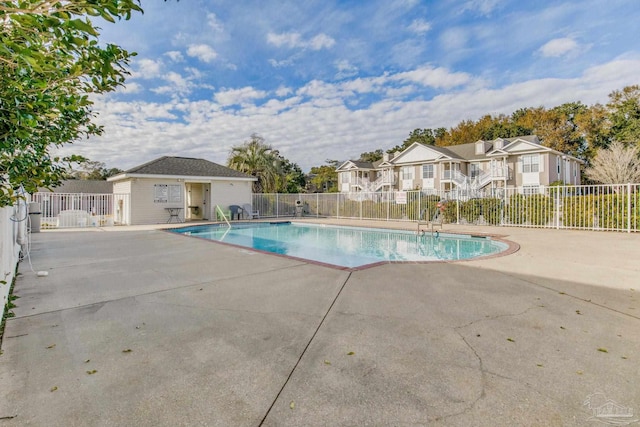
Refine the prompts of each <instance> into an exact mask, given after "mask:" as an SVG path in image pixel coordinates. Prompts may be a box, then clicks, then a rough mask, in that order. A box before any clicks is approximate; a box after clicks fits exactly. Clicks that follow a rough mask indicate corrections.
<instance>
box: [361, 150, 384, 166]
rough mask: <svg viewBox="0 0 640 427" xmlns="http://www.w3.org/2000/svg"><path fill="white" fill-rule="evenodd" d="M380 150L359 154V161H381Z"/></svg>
mask: <svg viewBox="0 0 640 427" xmlns="http://www.w3.org/2000/svg"><path fill="white" fill-rule="evenodd" d="M382 154H383V153H382V149H381V148H378V149H377V150H376V151H367V152H364V153H362V154H360V161H362V162H370V163H373V162H377V161H378V160H382Z"/></svg>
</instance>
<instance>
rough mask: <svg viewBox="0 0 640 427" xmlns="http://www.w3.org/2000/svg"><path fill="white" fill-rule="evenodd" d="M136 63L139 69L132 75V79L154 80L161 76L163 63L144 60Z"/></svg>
mask: <svg viewBox="0 0 640 427" xmlns="http://www.w3.org/2000/svg"><path fill="white" fill-rule="evenodd" d="M136 63H137V65H138V69H137V70H136V71H134V72H133V73H132V78H141V79H153V78H156V77H159V76H160V75H161V72H162V62H161V61H154V60H153V59H147V58H143V59H139V60H138V61H136Z"/></svg>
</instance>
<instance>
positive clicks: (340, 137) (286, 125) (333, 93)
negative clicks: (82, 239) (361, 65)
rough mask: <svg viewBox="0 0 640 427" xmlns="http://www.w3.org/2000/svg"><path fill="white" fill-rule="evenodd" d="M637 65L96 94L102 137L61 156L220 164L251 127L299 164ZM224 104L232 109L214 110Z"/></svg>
mask: <svg viewBox="0 0 640 427" xmlns="http://www.w3.org/2000/svg"><path fill="white" fill-rule="evenodd" d="M638 69H640V58H638V57H637V56H635V57H631V56H627V57H621V58H618V59H615V60H612V61H610V62H608V63H604V64H600V65H598V66H594V67H591V68H588V69H586V70H585V71H584V73H583V74H581V75H578V76H576V77H573V78H565V79H563V78H545V79H532V80H528V81H521V82H517V83H514V84H510V85H505V86H501V87H487V86H482V85H477V84H476V82H477V81H479V80H480V79H479V78H478V77H477V76H472V75H467V74H465V73H451V72H449V71H447V70H446V69H444V68H434V67H432V66H423V67H420V68H418V69H416V70H412V71H409V72H405V73H397V74H380V75H378V76H375V77H371V78H360V79H353V80H348V81H343V82H338V83H329V82H324V81H320V80H314V81H311V82H308V83H307V84H306V85H304V86H303V87H302V88H299V89H297V90H296V88H295V87H294V88H293V90H294V92H295V95H293V96H290V97H287V98H284V97H286V96H288V95H290V94H291V89H290V88H288V87H281V88H279V89H278V90H277V91H276V95H278V96H280V97H283V99H275V98H272V99H267V97H268V94H267V93H265V92H264V91H261V90H258V89H256V88H253V87H243V88H240V89H228V90H223V91H221V92H219V93H217V94H216V96H215V101H213V100H209V101H202V100H199V101H189V100H176V99H171V100H170V101H169V102H167V103H165V104H159V103H151V102H117V101H116V102H113V101H109V100H106V98H100V101H99V102H96V104H95V110H96V112H98V113H99V116H98V123H99V124H102V125H104V126H105V129H106V131H105V134H104V135H103V136H100V137H96V138H92V139H91V140H90V141H89V143H86V142H84V141H82V142H77V143H74V144H73V145H71V146H69V147H66V148H65V149H64V150H66V152H65V154H66V153H77V154H82V155H85V156H86V157H88V158H90V159H92V160H97V161H103V162H105V163H107V164H108V165H109V166H110V167H119V168H123V169H126V168H128V167H132V166H134V165H136V164H141V163H143V162H145V161H149V160H151V159H153V158H156V157H159V156H161V155H188V156H194V157H202V158H206V159H209V160H211V161H214V162H217V163H224V162H225V161H226V158H227V157H228V154H229V149H230V148H231V146H232V145H236V144H238V143H241V142H242V141H245V140H246V139H247V138H248V137H249V135H251V133H253V132H258V133H259V134H260V135H262V136H263V137H265V139H266V140H267V142H269V143H271V144H273V145H274V146H275V147H276V148H277V149H278V150H280V152H281V153H282V155H283V156H285V157H286V158H288V159H289V160H291V161H292V162H295V163H298V164H299V165H300V166H301V167H302V168H303V170H308V169H309V168H310V167H311V166H315V165H320V164H323V163H324V160H325V159H339V160H345V159H347V158H350V157H357V156H358V154H359V153H362V152H365V151H372V150H375V149H378V148H382V149H387V148H390V147H393V146H394V145H397V144H399V143H401V142H402V141H403V140H404V139H405V138H406V136H407V134H408V133H409V132H410V131H411V130H413V129H416V128H436V127H441V126H443V127H450V126H455V125H456V124H457V123H459V122H460V120H464V119H472V120H476V119H478V118H480V117H481V116H482V115H484V114H486V113H487V112H492V113H496V114H499V113H505V114H510V113H512V112H513V111H515V110H517V109H518V108H523V107H531V106H539V105H544V106H546V107H553V106H557V105H560V104H562V103H565V102H573V101H582V102H583V103H585V104H587V105H591V104H593V103H596V102H601V103H602V102H606V101H607V96H608V94H609V93H610V92H611V91H613V90H616V89H620V88H622V87H624V86H627V85H631V84H636V83H637V72H636V70H638ZM167 80H168V81H171V82H172V85H175V86H176V87H180V86H181V85H183V86H184V85H187V86H188V85H189V81H188V79H187V78H185V77H182V76H180V75H168V76H167ZM433 81H435V82H437V84H439V85H440V86H441V87H445V86H443V85H445V83H446V84H458V85H460V86H459V87H457V88H456V90H455V91H454V92H443V93H441V94H439V95H436V96H433V97H431V98H429V99H406V98H403V99H405V100H403V101H399V100H398V99H399V98H400V97H403V96H405V95H407V94H410V91H411V90H415V91H416V92H420V91H421V90H423V89H422V88H421V85H423V83H422V82H426V84H430V85H433V84H435V83H433ZM367 91H369V92H367ZM379 92H382V93H386V94H387V95H388V96H389V95H391V96H394V98H391V99H390V98H381V99H380V100H379V101H377V102H373V103H365V102H362V103H357V104H355V105H362V106H360V107H351V108H350V107H349V105H350V102H351V101H352V100H353V101H362V100H365V99H370V98H371V94H372V93H379ZM360 94H362V95H360ZM396 97H397V98H396ZM256 101H259V102H256ZM263 101H264V102H263ZM229 105H239V107H238V108H224V106H229ZM203 135H205V136H206V137H203ZM212 141H215V142H216V143H215V144H213V143H212ZM301 147H302V148H301Z"/></svg>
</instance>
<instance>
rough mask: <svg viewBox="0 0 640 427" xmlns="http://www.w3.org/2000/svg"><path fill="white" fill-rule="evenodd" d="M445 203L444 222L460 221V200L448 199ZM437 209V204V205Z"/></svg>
mask: <svg viewBox="0 0 640 427" xmlns="http://www.w3.org/2000/svg"><path fill="white" fill-rule="evenodd" d="M443 203H444V210H443V211H442V215H443V217H444V221H443V222H448V223H450V224H451V223H456V222H458V202H457V201H456V200H448V201H446V202H443ZM436 209H437V205H436Z"/></svg>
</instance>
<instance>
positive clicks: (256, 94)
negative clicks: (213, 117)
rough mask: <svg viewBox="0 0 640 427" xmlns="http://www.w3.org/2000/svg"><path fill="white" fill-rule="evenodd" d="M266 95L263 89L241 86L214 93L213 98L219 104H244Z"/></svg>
mask: <svg viewBox="0 0 640 427" xmlns="http://www.w3.org/2000/svg"><path fill="white" fill-rule="evenodd" d="M266 95H267V93H266V92H265V91H262V90H256V89H254V88H252V87H249V86H247V87H243V88H241V89H226V90H221V91H220V92H218V93H216V94H215V96H214V98H215V100H216V102H217V103H218V104H220V105H223V106H227V105H236V104H244V103H246V102H248V101H253V100H255V99H261V98H264V97H265V96H266Z"/></svg>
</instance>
